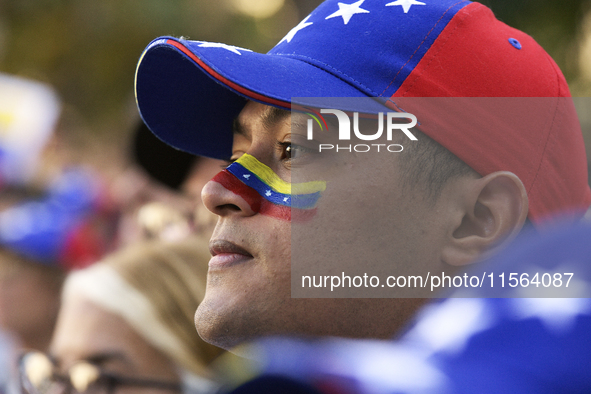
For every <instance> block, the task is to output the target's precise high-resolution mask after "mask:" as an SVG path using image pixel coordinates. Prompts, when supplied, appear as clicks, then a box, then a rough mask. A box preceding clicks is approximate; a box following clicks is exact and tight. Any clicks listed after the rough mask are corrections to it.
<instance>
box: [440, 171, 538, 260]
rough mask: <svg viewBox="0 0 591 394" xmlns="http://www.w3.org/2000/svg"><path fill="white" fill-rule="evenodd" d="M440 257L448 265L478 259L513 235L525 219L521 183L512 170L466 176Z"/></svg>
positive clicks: (525, 203) (523, 192) (526, 200)
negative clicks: (481, 175)
mask: <svg viewBox="0 0 591 394" xmlns="http://www.w3.org/2000/svg"><path fill="white" fill-rule="evenodd" d="M460 189H461V190H460V193H461V197H459V199H458V200H457V203H458V204H459V207H458V208H459V209H458V210H454V213H453V214H452V215H454V217H452V218H451V219H452V220H451V221H450V223H451V225H450V229H449V230H450V231H449V233H448V235H447V239H446V244H445V246H444V248H443V249H442V255H441V258H442V260H443V261H445V262H446V263H448V264H450V265H456V266H461V265H466V264H470V263H472V262H475V261H479V260H482V259H484V258H486V257H488V256H489V255H491V254H494V253H495V252H496V251H497V250H498V249H500V248H502V247H503V246H504V245H505V244H506V243H507V242H509V241H510V240H511V239H513V237H515V236H516V235H517V234H518V233H519V231H520V230H521V228H522V227H523V225H524V223H525V220H526V218H527V211H528V198H527V193H526V191H525V186H523V182H521V180H520V179H519V178H518V177H517V175H515V174H513V173H512V172H507V171H499V172H494V173H492V174H489V175H487V176H485V177H483V178H480V179H470V180H468V181H467V182H465V183H463V184H462V185H461V187H460Z"/></svg>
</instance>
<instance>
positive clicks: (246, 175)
mask: <svg viewBox="0 0 591 394" xmlns="http://www.w3.org/2000/svg"><path fill="white" fill-rule="evenodd" d="M242 176H243V177H245V178H246V180H248V178H250V174H244V175H242Z"/></svg>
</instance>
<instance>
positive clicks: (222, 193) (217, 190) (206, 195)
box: [201, 171, 260, 217]
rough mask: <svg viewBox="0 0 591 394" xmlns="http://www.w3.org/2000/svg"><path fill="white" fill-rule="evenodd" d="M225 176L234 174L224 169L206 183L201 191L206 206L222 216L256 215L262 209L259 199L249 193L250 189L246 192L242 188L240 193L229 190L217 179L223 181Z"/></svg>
mask: <svg viewBox="0 0 591 394" xmlns="http://www.w3.org/2000/svg"><path fill="white" fill-rule="evenodd" d="M225 176H229V177H231V176H232V175H230V174H227V173H225V172H224V171H222V172H221V173H220V174H218V175H216V177H214V178H213V179H212V180H211V181H209V182H207V183H206V184H205V187H204V188H203V190H202V191H201V199H202V200H203V204H204V205H205V207H206V208H207V209H208V210H210V211H211V212H213V213H214V214H216V215H219V216H222V217H224V216H229V215H239V216H252V215H255V214H256V213H257V212H258V211H259V209H260V201H259V199H257V198H256V196H254V195H252V193H248V191H247V192H246V193H245V192H244V190H240V191H242V192H241V193H239V192H240V191H239V190H236V192H235V191H232V190H229V189H228V188H226V187H225V186H224V185H222V183H220V182H218V181H216V179H217V180H221V181H222V182H223V180H224V179H223V178H224V177H225ZM226 186H228V185H226ZM228 187H230V186H228ZM245 189H247V188H245Z"/></svg>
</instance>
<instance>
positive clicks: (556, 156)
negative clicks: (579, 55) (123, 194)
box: [135, 0, 591, 222]
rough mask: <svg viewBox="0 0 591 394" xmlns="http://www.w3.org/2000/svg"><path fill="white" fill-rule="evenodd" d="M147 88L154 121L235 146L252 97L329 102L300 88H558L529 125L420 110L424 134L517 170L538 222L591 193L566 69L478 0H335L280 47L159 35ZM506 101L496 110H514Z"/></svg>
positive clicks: (392, 97)
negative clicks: (431, 116)
mask: <svg viewBox="0 0 591 394" xmlns="http://www.w3.org/2000/svg"><path fill="white" fill-rule="evenodd" d="M135 89H136V99H137V104H138V108H139V111H140V114H141V116H142V118H143V120H144V122H145V123H146V124H147V125H148V127H149V128H150V129H151V130H152V132H153V133H154V134H156V135H157V136H158V137H159V138H161V139H162V140H163V141H165V142H167V143H168V144H170V145H172V146H173V147H176V148H178V149H181V150H184V151H187V152H190V153H193V154H196V155H202V156H208V157H214V158H219V159H228V158H229V157H230V155H231V148H232V139H233V137H232V122H233V120H234V119H235V118H236V116H237V115H238V114H239V112H240V111H241V109H242V108H243V106H244V105H245V103H246V101H247V100H254V101H257V102H261V103H264V104H267V105H272V106H276V107H280V108H285V109H291V108H292V104H297V105H303V106H314V107H318V105H316V103H315V102H314V100H311V102H308V101H306V100H302V101H301V102H297V101H293V98H298V97H302V98H314V97H372V98H375V99H376V100H375V101H377V102H380V107H381V108H382V110H383V106H382V105H386V106H387V107H389V108H391V109H394V110H400V109H399V108H404V110H405V111H407V112H410V113H414V112H413V111H411V110H410V108H412V105H408V106H407V107H408V108H405V107H404V106H402V105H400V101H401V100H409V99H410V98H417V97H419V98H422V97H454V98H455V97H461V98H466V97H471V98H472V97H478V98H505V97H511V98H515V97H519V98H526V97H527V98H547V100H542V101H541V103H542V104H541V105H540V106H538V108H537V110H536V112H535V113H532V114H529V115H528V114H526V115H528V116H526V117H525V118H526V119H525V120H523V119H522V120H521V124H520V126H521V125H523V124H526V125H527V122H526V121H530V120H531V121H532V122H534V123H532V124H530V125H528V127H524V128H519V129H518V127H516V126H511V125H505V126H503V127H491V126H490V125H488V126H489V127H487V129H486V130H485V131H483V130H482V129H481V128H480V127H472V126H474V125H470V127H467V126H466V127H452V126H451V123H449V124H443V126H442V124H441V122H443V123H445V121H441V120H439V121H437V122H435V123H433V125H432V127H430V126H429V120H428V119H427V120H426V121H423V122H421V120H420V119H419V121H420V122H421V124H422V125H423V126H422V127H421V130H422V131H423V132H424V133H425V134H427V135H428V136H429V137H431V138H433V139H434V140H436V141H437V142H439V143H440V144H441V145H443V146H444V147H446V148H447V149H449V150H450V151H451V152H452V153H454V154H455V155H456V156H458V157H459V158H460V159H462V160H463V161H464V162H466V163H467V164H468V165H469V166H471V167H472V168H473V169H474V170H475V171H477V172H478V173H480V174H481V175H486V174H489V173H491V172H494V171H500V170H506V171H511V172H513V173H515V174H516V175H518V176H519V177H520V179H521V180H522V181H523V183H524V185H525V187H526V190H527V192H528V196H529V202H530V205H529V218H530V219H531V220H533V221H534V222H538V221H541V220H542V219H543V218H545V217H547V216H550V215H552V214H554V213H557V212H564V211H569V212H574V213H575V215H576V216H580V215H581V214H582V212H584V211H585V210H586V209H587V208H588V207H589V204H590V203H591V191H590V190H589V186H588V183H587V182H588V181H587V161H586V155H585V150H584V145H583V139H582V133H581V130H580V125H579V122H578V118H577V115H576V112H575V108H574V105H573V103H572V100H571V99H570V98H569V97H570V92H569V89H568V86H567V83H566V80H565V78H564V76H563V74H562V73H561V71H560V69H559V68H558V66H557V65H556V64H555V62H554V61H553V60H552V59H551V58H550V56H549V55H548V54H547V53H546V52H545V51H544V49H542V48H541V47H540V46H539V45H538V44H537V43H536V42H535V41H534V39H533V38H531V37H530V36H528V35H527V34H525V33H523V32H521V31H519V30H516V29H513V28H511V27H509V26H507V25H505V24H504V23H502V22H500V21H499V20H497V19H496V18H495V16H494V14H493V13H492V11H491V10H490V9H489V8H487V7H485V6H483V5H482V4H479V3H475V2H470V1H458V0H431V1H424V2H421V1H415V0H396V1H391V2H388V1H383V0H359V1H355V2H353V1H350V2H347V3H343V2H339V1H337V0H328V1H325V2H323V3H322V4H321V5H320V6H319V7H318V8H317V9H316V10H314V11H313V12H312V13H311V14H310V15H308V16H307V17H306V18H305V19H304V20H302V21H301V22H300V23H299V24H298V25H297V26H296V27H295V28H293V29H292V30H291V31H290V32H289V33H288V34H287V35H286V36H285V37H284V38H283V39H282V40H281V41H280V42H279V43H278V44H277V45H276V46H275V47H274V48H273V49H271V50H270V51H269V52H268V53H267V54H261V53H256V52H253V51H250V50H248V49H243V48H239V47H235V46H231V45H226V44H220V43H212V42H204V41H189V40H185V39H177V38H173V37H160V38H158V39H156V40H154V41H152V43H150V44H149V45H148V47H147V48H146V50H145V51H144V53H143V54H142V56H141V59H140V61H139V63H138V66H137V71H136V80H135ZM408 103H410V101H408ZM514 104H515V103H514V102H513V103H511V102H509V104H507V105H505V106H504V107H503V106H500V107H503V108H509V109H511V108H513V107H514ZM467 107H470V105H468V106H467ZM500 107H499V106H496V108H495V110H496V111H497V112H496V114H495V116H496V117H503V116H504V115H505V114H503V113H500V114H499V113H498V110H499V109H500ZM524 108H531V105H529V104H525V106H524ZM466 111H467V114H468V115H470V114H471V113H472V112H471V111H468V110H467V109H466ZM435 112H436V111H435ZM521 114H523V109H521V110H520V111H517V112H516V114H515V115H514V116H517V117H519V116H520V115H521ZM463 115H466V114H460V116H463ZM499 115H500V116H499ZM456 121H457V119H456ZM505 123H507V122H505Z"/></svg>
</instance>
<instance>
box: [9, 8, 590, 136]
mask: <svg viewBox="0 0 591 394" xmlns="http://www.w3.org/2000/svg"><path fill="white" fill-rule="evenodd" d="M231 1H233V0H215V1H210V0H174V1H170V0H168V1H165V0H3V1H0V71H1V72H8V73H14V74H19V75H22V76H25V77H31V78H35V79H40V80H43V81H46V82H48V83H50V84H52V85H54V86H55V87H56V88H57V90H58V92H59V93H60V95H61V97H62V99H63V101H64V102H65V104H66V105H67V106H70V107H72V108H74V109H75V110H76V111H77V112H79V114H80V115H81V116H82V118H83V119H85V120H86V121H87V122H88V123H89V125H90V127H91V129H92V130H93V131H95V132H114V133H119V132H120V130H118V127H119V126H118V124H120V123H121V120H122V119H123V117H124V116H128V112H129V111H128V108H129V107H130V105H129V103H130V101H131V95H132V92H133V75H134V72H135V66H136V63H137V60H138V58H139V56H140V54H141V52H142V50H143V49H144V48H145V46H146V45H147V44H148V43H149V42H150V41H151V40H152V39H154V38H155V37H157V36H160V35H175V36H180V35H183V36H188V37H190V38H192V39H199V40H208V41H220V42H228V43H231V44H234V45H239V46H244V47H248V48H251V49H253V50H256V51H263V52H264V51H267V50H268V49H270V48H271V47H272V46H273V44H274V43H276V42H277V41H278V40H279V39H280V38H281V37H282V36H283V35H284V34H286V33H287V32H288V31H289V30H290V29H291V28H292V27H293V26H294V25H295V24H297V22H298V21H299V20H300V19H301V18H303V17H304V16H305V15H306V14H307V13H309V12H310V11H312V10H313V9H314V8H315V7H316V6H317V5H318V4H320V1H318V0H285V5H284V6H283V8H282V9H281V10H280V11H279V12H277V13H276V14H275V15H273V16H272V17H269V18H267V19H255V18H252V17H248V16H245V15H244V14H240V13H237V12H233V11H232V10H231V9H230V7H228V4H229V3H230V2H231ZM261 1H262V0H261ZM343 1H344V0H343ZM427 1H428V0H425V2H427ZM482 1H483V2H484V3H485V4H486V5H488V6H490V7H491V8H492V9H493V11H494V12H495V14H496V15H497V17H498V18H499V19H501V20H503V21H504V22H506V23H507V24H509V25H511V26H514V27H517V28H519V29H521V30H524V31H526V32H527V33H529V34H530V35H532V36H533V37H534V38H535V39H536V40H538V42H539V43H540V44H541V45H542V46H543V47H544V48H546V50H547V51H548V52H549V53H550V54H551V56H552V57H553V58H554V59H556V61H557V62H558V64H559V66H560V67H561V68H562V69H563V71H564V72H565V74H566V76H567V79H569V81H574V80H576V78H577V74H578V62H577V55H578V52H577V51H578V46H577V45H578V43H577V35H578V34H579V32H580V25H581V21H582V20H583V18H584V16H585V14H586V12H587V11H588V10H589V8H590V7H589V3H590V0H568V1H556V0H482Z"/></svg>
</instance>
